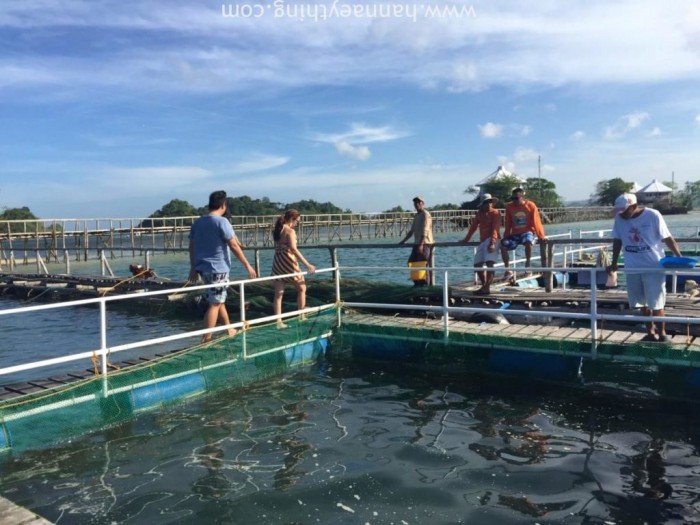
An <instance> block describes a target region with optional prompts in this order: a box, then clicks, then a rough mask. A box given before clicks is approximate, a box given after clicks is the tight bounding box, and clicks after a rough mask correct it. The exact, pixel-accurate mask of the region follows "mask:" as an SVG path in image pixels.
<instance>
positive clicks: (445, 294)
mask: <svg viewBox="0 0 700 525" xmlns="http://www.w3.org/2000/svg"><path fill="white" fill-rule="evenodd" d="M477 269H478V268H475V267H465V266H454V267H434V268H427V270H432V271H435V272H442V276H443V283H442V304H441V305H437V306H431V305H419V304H410V305H404V304H390V303H366V302H346V303H344V304H345V305H346V306H348V307H355V308H378V309H395V310H408V309H410V310H414V311H416V310H417V311H439V312H440V313H441V314H442V315H443V321H444V323H443V325H444V332H445V337H446V338H447V337H449V320H450V315H451V314H453V313H459V312H471V313H484V312H493V311H494V310H493V308H486V307H476V306H470V307H456V306H451V304H450V301H449V297H450V293H449V290H450V289H449V274H450V272H452V273H453V274H454V273H456V272H460V273H466V272H473V271H475V270H477ZM599 270H600V268H595V267H593V268H576V269H575V271H577V272H582V271H583V272H585V271H588V272H590V274H591V281H590V282H591V283H595V282H596V280H595V274H596V272H597V271H599ZM353 271H361V272H363V273H364V274H366V273H367V272H368V271H379V272H385V271H402V272H406V271H407V268H406V267H404V266H389V267H387V266H339V265H335V266H333V267H329V268H324V269H319V270H317V271H316V273H317V274H323V273H332V274H333V278H334V280H335V292H336V301H335V302H333V303H328V304H325V305H322V306H320V307H313V308H306V309H304V310H296V311H292V312H287V313H285V314H283V315H282V318H288V317H293V316H296V315H299V314H301V313H311V312H317V311H321V310H325V309H329V308H333V307H335V306H337V305H339V304H341V300H342V299H341V288H340V285H341V279H340V275H341V273H346V272H349V273H352V272H353ZM538 271H543V272H559V271H561V268H555V267H545V268H538ZM645 271H646V272H658V273H664V274H670V275H679V274H682V275H684V276H698V278H700V269H684V268H683V269H668V268H648V269H646V270H645ZM305 273H306V272H302V274H305ZM292 275H297V274H289V275H287V276H282V277H288V276H292ZM279 278H280V276H269V277H260V278H256V279H242V280H233V281H229V282H228V283H227V286H237V287H238V289H239V294H240V303H241V308H240V315H241V318H240V320H239V321H237V322H234V323H231V324H229V325H225V326H218V327H215V328H210V329H201V330H194V331H189V332H185V333H182V334H175V335H171V336H166V337H159V338H151V339H146V340H142V341H137V342H133V343H127V344H122V345H115V346H109V345H108V341H107V329H108V327H107V318H106V310H107V305H108V304H109V303H111V302H115V301H125V300H138V299H140V298H143V297H153V296H160V295H171V294H181V293H188V292H193V291H201V290H206V289H208V288H212V287H215V286H221V284H211V285H196V286H186V287H183V288H176V289H168V290H155V291H148V292H143V293H140V294H125V295H114V296H104V297H97V298H90V299H81V300H76V301H67V302H62V303H52V304H44V305H32V306H24V307H19V308H12V309H4V310H0V317H2V316H6V315H14V314H22V313H31V312H36V311H40V310H52V309H61V308H70V307H75V306H83V305H94V304H97V305H98V306H99V309H100V344H101V347H100V348H99V349H95V350H92V351H88V352H80V353H77V354H72V355H67V356H62V357H57V358H52V359H43V360H39V361H35V362H32V363H25V364H22V365H14V366H10V367H4V368H0V375H7V374H11V373H15V372H19V371H25V370H31V369H37V368H41V367H46V366H51V365H55V364H59V363H66V362H70V361H76V360H80V359H86V358H90V357H92V356H93V355H98V356H99V357H100V359H101V373H102V375H103V377H106V376H107V374H108V367H107V358H108V356H109V355H110V354H112V353H117V352H121V351H125V350H132V349H135V348H142V347H146V346H151V345H155V344H160V343H164V342H169V341H177V340H181V339H186V338H191V337H194V336H200V335H204V334H209V333H214V332H219V331H223V330H227V329H229V328H241V327H244V328H245V327H248V326H251V325H255V324H263V323H268V322H273V321H276V320H278V319H279V318H278V317H277V316H275V315H272V316H264V317H260V318H256V319H252V320H247V319H246V318H245V307H244V306H245V286H246V285H248V284H252V283H260V282H267V281H273V280H276V279H279ZM589 304H590V311H589V312H587V313H586V312H580V313H578V312H556V311H552V310H532V309H528V310H519V309H508V310H499V313H502V314H503V315H505V316H510V315H529V316H532V315H535V316H537V315H542V316H549V317H560V318H568V319H588V320H589V321H590V327H591V354H590V357H592V358H595V357H596V349H597V345H598V340H597V339H598V338H597V336H596V334H597V322H598V321H601V320H605V321H618V322H648V321H650V320H660V319H661V318H657V317H647V316H640V315H620V314H600V313H599V312H598V311H597V289H596V286H595V285H593V286H591V288H590V303H589ZM663 320H664V321H665V322H675V323H684V324H693V325H695V324H700V318H692V317H687V316H667V317H664V318H663Z"/></svg>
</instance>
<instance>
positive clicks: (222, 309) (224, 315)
mask: <svg viewBox="0 0 700 525" xmlns="http://www.w3.org/2000/svg"><path fill="white" fill-rule="evenodd" d="M219 321H221V324H222V325H224V326H226V325H229V324H231V321H230V320H229V318H228V310H227V309H226V303H222V304H221V305H220V306H219ZM226 333H227V334H228V335H236V334H237V333H238V330H236V329H235V328H229V329H228V330H226Z"/></svg>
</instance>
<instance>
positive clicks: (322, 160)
mask: <svg viewBox="0 0 700 525" xmlns="http://www.w3.org/2000/svg"><path fill="white" fill-rule="evenodd" d="M320 5H323V6H324V7H325V8H326V14H327V15H330V16H327V17H326V18H325V19H322V18H321V17H320V15H322V14H323V11H321V10H320V7H319V6H320ZM332 5H333V3H332V2H328V3H325V4H315V3H306V4H305V3H302V2H296V3H292V2H283V1H282V0H277V2H274V3H265V2H260V3H256V2H247V3H246V2H238V3H237V4H234V3H223V4H222V3H221V2H210V1H203V0H196V1H195V0H191V1H185V0H169V1H150V2H149V1H128V0H121V1H101V2H98V1H80V0H70V1H68V0H3V2H2V3H0V121H1V122H2V126H0V159H2V160H1V161H0V209H1V208H3V207H20V206H28V207H29V208H30V209H31V210H32V211H33V212H34V214H35V215H37V216H39V217H41V218H45V219H48V218H64V217H76V218H86V217H143V216H147V215H149V214H150V213H152V212H153V211H155V210H157V209H158V208H160V207H161V206H162V205H164V204H165V203H167V202H168V201H169V200H170V199H172V198H179V199H184V200H187V201H189V202H191V203H192V204H194V205H197V206H200V205H204V204H205V203H206V200H207V196H208V194H209V193H210V192H211V191H213V190H216V189H225V190H226V191H228V193H229V194H230V195H244V194H245V195H249V196H251V197H253V198H262V197H269V198H270V199H272V200H273V201H279V202H292V201H296V200H300V199H315V200H318V201H332V202H334V203H335V204H337V205H339V206H341V207H343V208H351V209H353V210H355V211H380V210H384V209H388V208H391V207H393V206H395V205H398V204H401V205H402V206H404V207H405V208H407V209H410V207H411V198H412V197H413V196H414V195H416V194H421V195H423V196H424V197H425V200H426V201H427V205H428V206H430V205H432V204H437V203H447V202H454V203H460V202H462V201H464V200H467V199H470V198H471V197H470V196H469V195H466V194H464V190H465V189H466V188H467V187H468V186H470V185H472V184H474V183H475V182H477V181H479V180H481V179H482V178H484V177H485V176H486V175H488V174H489V173H490V172H492V171H493V170H494V169H496V167H497V166H498V165H504V166H506V167H507V168H508V169H511V170H514V171H515V172H517V173H518V174H519V175H520V176H522V177H534V176H537V174H538V163H537V159H538V156H539V157H541V173H542V176H543V177H545V178H547V179H549V180H551V181H553V182H554V183H555V184H556V186H557V191H558V193H559V194H560V195H562V196H563V197H564V198H565V199H567V200H579V199H585V198H587V197H588V196H589V195H590V194H591V193H592V192H593V191H594V188H595V184H596V182H598V181H600V180H605V179H609V178H612V177H618V176H619V177H622V178H623V179H625V180H629V181H636V182H638V183H640V184H642V185H644V184H646V183H648V182H650V181H651V180H652V179H654V178H656V179H659V180H662V181H669V180H671V173H672V172H674V174H675V181H676V183H678V184H679V185H681V186H682V185H683V184H684V183H685V182H686V181H695V180H698V179H700V89H698V87H697V86H698V85H700V83H699V82H700V2H697V1H695V0H674V1H673V2H660V1H658V0H634V1H628V0H621V1H616V2H611V1H610V0H591V1H588V2H580V1H550V0H542V1H539V2H522V1H516V0H488V1H486V0H483V1H476V2H465V3H461V2H439V1H435V2H433V3H432V4H431V5H432V6H433V7H436V8H438V9H450V8H452V9H453V11H452V12H451V13H449V12H446V11H443V12H442V14H440V13H434V14H433V16H428V15H427V12H426V7H425V5H427V4H417V3H416V4H414V3H412V2H408V3H406V2H404V3H401V2H395V3H385V4H382V7H383V9H384V11H381V12H379V11H374V12H372V9H373V8H372V7H371V6H372V5H374V6H375V8H376V6H378V4H372V3H369V2H363V3H356V4H355V3H353V2H350V1H346V0H339V1H337V2H336V3H335V4H334V5H335V10H333V11H331V6H332ZM302 8H303V9H305V11H304V13H305V14H306V17H305V19H304V20H302V19H301V17H300V16H299V15H300V14H301V9H302ZM314 10H315V11H314ZM222 12H225V13H226V14H227V15H228V16H224V15H223V14H222ZM314 12H315V13H316V14H317V15H319V16H317V17H316V19H315V20H314V19H310V18H309V13H311V14H313V13H314ZM414 13H415V16H414ZM236 14H238V16H231V15H236ZM295 15H296V16H295Z"/></svg>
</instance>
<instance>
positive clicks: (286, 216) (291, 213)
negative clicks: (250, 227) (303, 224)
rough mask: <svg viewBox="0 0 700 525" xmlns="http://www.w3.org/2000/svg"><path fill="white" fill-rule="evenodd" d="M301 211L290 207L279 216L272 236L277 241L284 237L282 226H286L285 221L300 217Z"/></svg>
mask: <svg viewBox="0 0 700 525" xmlns="http://www.w3.org/2000/svg"><path fill="white" fill-rule="evenodd" d="M299 215H300V214H299V212H298V211H297V210H295V209H294V208H290V209H288V210H287V211H285V212H284V213H283V214H282V215H280V216H279V217H277V222H275V229H274V231H273V232H272V238H273V239H274V240H275V241H279V240H280V237H282V228H283V227H284V225H285V223H287V222H289V221H291V220H294V219H296V218H297V217H299Z"/></svg>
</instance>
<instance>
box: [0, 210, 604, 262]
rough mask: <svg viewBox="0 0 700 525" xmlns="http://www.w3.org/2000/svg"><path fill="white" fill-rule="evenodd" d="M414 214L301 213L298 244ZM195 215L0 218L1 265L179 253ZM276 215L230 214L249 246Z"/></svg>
mask: <svg viewBox="0 0 700 525" xmlns="http://www.w3.org/2000/svg"><path fill="white" fill-rule="evenodd" d="M609 210H610V208H609V207H605V206H600V207H595V206H587V207H580V208H545V209H542V210H540V211H541V212H542V216H543V218H544V219H546V222H549V223H563V222H577V221H585V220H595V219H601V218H607V217H609ZM474 214H475V210H434V211H432V212H431V215H432V217H433V230H434V231H435V233H446V232H454V231H463V230H464V228H466V227H467V225H468V224H469V221H470V220H471V219H472V218H473V217H474ZM413 215H414V214H413V213H412V212H387V213H338V214H321V215H306V214H304V215H303V220H302V222H301V223H300V225H299V230H298V231H299V233H298V238H299V244H300V245H302V246H308V245H313V244H330V243H339V242H345V241H357V240H365V239H367V240H372V239H383V238H400V237H402V236H404V235H405V234H406V232H407V231H408V230H409V229H410V227H411V224H412V221H413ZM196 219H197V217H162V218H96V219H49V220H41V219H40V220H31V221H30V220H6V221H0V267H2V266H9V267H10V268H12V267H13V266H14V265H17V264H25V265H26V264H31V263H32V262H33V261H35V260H37V258H38V257H37V256H39V257H40V258H41V259H42V260H44V261H46V262H51V261H54V262H64V261H65V260H66V259H67V258H70V259H72V260H76V261H80V260H88V258H97V257H99V256H100V255H101V253H102V252H104V253H105V254H106V256H107V257H109V258H115V257H117V256H127V255H130V256H132V257H135V256H136V255H143V254H144V253H145V252H147V251H151V252H155V251H159V252H175V251H183V250H186V249H187V246H188V234H189V231H190V227H191V225H192V223H193V222H194V220H196ZM276 219H277V216H232V217H231V218H230V220H231V224H232V225H233V227H234V229H235V231H236V233H237V235H238V237H239V240H240V241H241V243H242V244H243V245H245V246H247V247H250V248H261V247H272V246H274V242H273V239H272V230H273V226H274V223H275V220H276Z"/></svg>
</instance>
